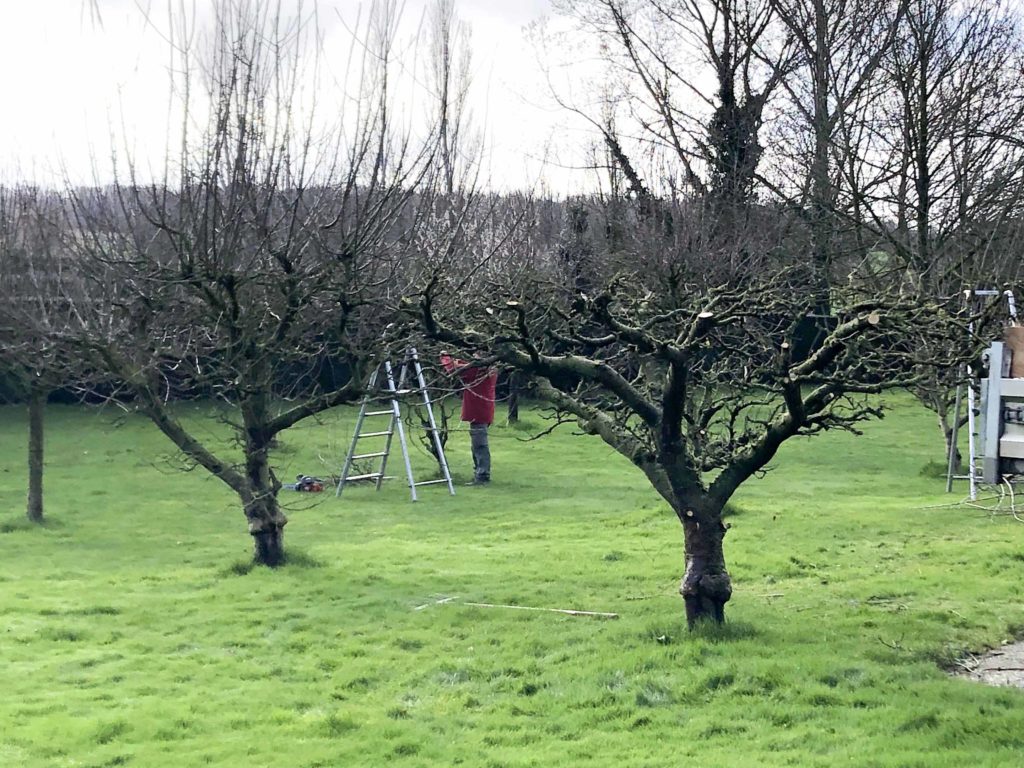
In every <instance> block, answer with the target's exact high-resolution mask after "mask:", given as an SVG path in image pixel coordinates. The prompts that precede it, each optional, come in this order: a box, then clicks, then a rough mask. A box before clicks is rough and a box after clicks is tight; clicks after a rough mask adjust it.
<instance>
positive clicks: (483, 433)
mask: <svg viewBox="0 0 1024 768" xmlns="http://www.w3.org/2000/svg"><path fill="white" fill-rule="evenodd" d="M469 444H470V447H471V448H472V450H473V479H474V480H476V481H477V482H487V481H488V480H490V479H491V449H490V447H489V446H488V445H487V425H486V424H478V423H476V422H473V423H471V424H470V425H469Z"/></svg>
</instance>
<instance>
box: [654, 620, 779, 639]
mask: <svg viewBox="0 0 1024 768" xmlns="http://www.w3.org/2000/svg"><path fill="white" fill-rule="evenodd" d="M758 634H759V633H758V631H757V629H755V628H754V625H753V624H750V623H748V622H745V621H737V622H731V621H726V623H725V624H715V623H714V622H713V621H711V620H705V621H701V622H698V624H697V626H695V627H694V628H693V629H692V630H688V629H687V628H686V626H685V624H683V625H675V626H672V627H665V626H663V625H651V626H649V627H647V628H646V629H645V630H644V631H643V632H641V633H640V637H641V638H643V639H644V640H647V641H649V642H654V643H657V644H658V645H675V644H677V643H687V642H689V641H692V640H706V641H708V642H711V643H728V642H732V641H734V640H746V639H748V638H751V637H757V635H758Z"/></svg>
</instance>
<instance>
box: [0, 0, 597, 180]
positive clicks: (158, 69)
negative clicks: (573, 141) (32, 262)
mask: <svg viewBox="0 0 1024 768" xmlns="http://www.w3.org/2000/svg"><path fill="white" fill-rule="evenodd" d="M174 2H175V3H176V4H177V3H178V2H181V0H174ZM211 2H212V0H185V5H186V6H191V5H192V4H193V3H194V4H195V5H196V6H197V7H198V9H199V13H200V14H202V13H204V11H206V10H208V6H209V4H210V3H211ZM428 2H429V0H404V6H405V7H404V16H403V19H404V25H403V32H402V34H403V35H405V36H406V37H407V38H412V37H414V36H415V34H416V30H417V28H418V27H419V25H420V22H421V19H422V17H423V12H424V8H425V7H426V5H427V3H428ZM96 4H97V5H98V7H99V10H100V14H101V22H100V23H97V20H96V19H95V18H93V16H92V14H91V13H90V11H89V7H90V0H34V1H32V0H0V72H2V73H3V74H2V77H0V104H3V105H4V114H3V117H2V118H0V178H2V179H4V180H7V181H10V180H12V179H14V178H17V177H22V178H28V179H31V180H33V181H37V182H41V183H54V181H55V180H56V179H59V178H60V177H61V175H62V174H64V173H66V174H67V175H68V176H69V177H70V178H72V179H73V180H75V181H87V180H89V179H91V178H93V168H99V169H100V173H101V177H102V176H109V171H108V170H107V169H109V166H110V160H109V157H110V154H111V145H112V142H114V141H119V140H122V139H121V137H124V136H128V137H130V143H131V146H132V147H133V151H134V153H135V154H136V155H137V156H142V157H146V156H149V157H158V156H159V151H160V149H161V148H162V147H163V145H164V144H165V143H166V137H167V114H168V82H169V79H168V75H167V70H168V64H169V56H168V48H167V45H166V44H165V43H164V42H163V41H162V40H161V38H160V34H159V33H158V31H157V30H156V29H154V23H155V24H156V26H157V27H159V26H161V25H162V23H163V22H162V20H163V19H165V18H166V15H167V0H96ZM306 5H307V7H308V6H309V5H310V3H309V2H308V0H307V2H306ZM204 6H205V7H204ZM142 7H149V8H150V9H151V10H152V18H153V19H154V20H155V21H154V22H153V23H147V21H146V18H145V15H144V14H143V13H142V12H141V10H140V8H142ZM317 7H318V15H319V19H320V25H321V28H322V30H323V33H324V35H325V39H327V40H328V41H331V42H332V44H334V45H337V46H341V45H343V44H345V43H342V42H336V43H335V42H334V41H343V40H346V39H348V38H349V36H348V35H347V33H346V28H347V27H350V26H351V25H352V24H353V23H354V21H355V20H356V19H357V18H358V17H359V15H360V13H362V14H365V11H366V3H365V2H361V1H360V0H320V1H319V2H318V3H317ZM457 9H458V14H459V16H460V17H461V18H462V19H464V20H465V21H466V22H467V23H468V24H469V25H470V28H471V35H472V38H471V39H472V43H471V45H472V51H473V61H474V65H475V66H474V78H473V92H472V93H473V97H472V105H473V113H474V118H475V123H476V125H477V127H478V128H481V129H482V130H483V133H484V134H485V141H486V143H487V146H488V147H489V154H488V157H489V177H490V178H491V179H492V183H493V184H494V185H495V186H498V187H523V186H529V185H534V184H537V183H544V184H546V185H547V186H548V187H549V188H550V189H551V191H553V192H555V193H559V192H562V193H564V192H565V191H567V190H568V189H569V188H570V187H571V186H572V185H573V181H572V179H571V176H570V174H568V173H566V172H565V170H564V169H561V168H559V167H558V166H559V164H558V162H557V160H558V159H559V158H560V157H564V156H565V151H564V147H565V143H566V141H567V139H566V130H567V127H570V126H571V122H572V121H571V120H570V119H569V118H568V117H567V116H566V115H565V113H564V112H562V111H560V110H558V109H556V108H555V105H554V104H553V102H552V101H551V99H550V98H549V96H548V94H547V87H546V85H545V82H546V81H545V78H544V76H543V73H542V70H541V68H540V66H539V65H538V63H537V55H536V51H535V48H534V46H533V45H532V43H531V42H530V40H529V39H528V36H527V34H526V27H527V26H528V25H530V24H531V23H535V22H538V20H542V19H543V18H544V17H545V16H546V14H549V13H550V4H549V0H457ZM335 53H337V57H338V60H339V61H340V60H342V59H344V58H345V57H344V55H343V54H342V52H340V51H337V52H335ZM581 141H582V139H581ZM552 142H554V144H552ZM552 146H554V149H553V150H552V149H551V147H552ZM147 153H148V154H147ZM545 158H547V162H546V161H545Z"/></svg>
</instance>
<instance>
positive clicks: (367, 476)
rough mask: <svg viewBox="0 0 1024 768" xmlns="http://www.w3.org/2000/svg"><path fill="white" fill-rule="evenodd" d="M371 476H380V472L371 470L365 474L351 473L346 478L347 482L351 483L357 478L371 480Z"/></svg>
mask: <svg viewBox="0 0 1024 768" xmlns="http://www.w3.org/2000/svg"><path fill="white" fill-rule="evenodd" d="M371 477H380V472H370V473H368V474H365V475H351V476H349V477H346V478H345V482H346V483H351V482H353V481H355V480H369V479H370V478H371Z"/></svg>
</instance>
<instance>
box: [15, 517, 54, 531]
mask: <svg viewBox="0 0 1024 768" xmlns="http://www.w3.org/2000/svg"><path fill="white" fill-rule="evenodd" d="M61 527H63V524H62V523H61V522H60V521H59V520H53V519H51V518H48V517H47V518H43V521H42V522H41V523H33V522H32V521H30V520H29V519H28V518H27V517H14V518H11V519H10V520H3V521H0V533H21V532H22V531H52V530H56V529H57V528H61Z"/></svg>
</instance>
